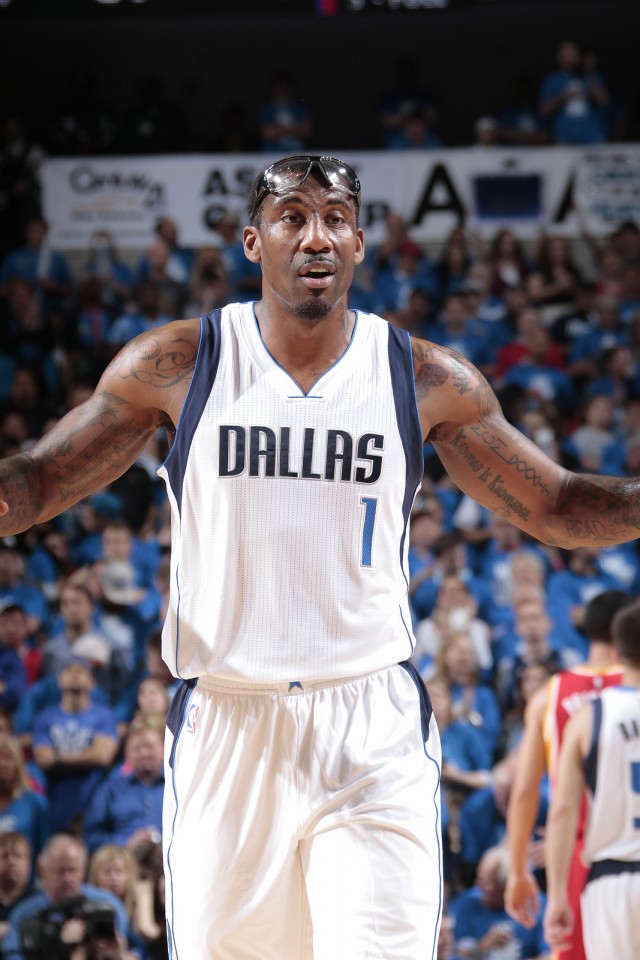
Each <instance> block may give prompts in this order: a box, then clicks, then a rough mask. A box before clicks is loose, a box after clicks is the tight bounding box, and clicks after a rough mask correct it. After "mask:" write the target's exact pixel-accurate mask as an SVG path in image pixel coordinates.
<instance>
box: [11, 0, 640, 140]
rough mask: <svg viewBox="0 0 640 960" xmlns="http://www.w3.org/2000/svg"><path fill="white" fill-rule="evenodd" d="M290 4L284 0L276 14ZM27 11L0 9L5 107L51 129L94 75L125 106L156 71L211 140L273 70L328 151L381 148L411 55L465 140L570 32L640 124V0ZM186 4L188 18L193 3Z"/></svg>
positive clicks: (447, 133)
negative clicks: (305, 105)
mask: <svg viewBox="0 0 640 960" xmlns="http://www.w3.org/2000/svg"><path fill="white" fill-rule="evenodd" d="M25 2H26V0H25ZM279 2H280V7H278V6H277V0H271V3H272V5H273V4H275V6H276V8H277V9H280V8H281V7H282V0H279ZM84 3H85V8H86V9H89V8H90V7H91V0H84ZM238 3H240V0H238ZM19 4H20V0H12V6H11V7H9V8H7V9H6V10H0V65H1V66H0V70H1V71H2V76H1V81H2V83H1V87H2V94H1V96H2V112H3V113H6V112H7V111H9V110H17V111H19V112H22V113H23V114H24V115H26V116H31V117H34V118H38V119H39V120H40V122H44V123H46V121H47V118H48V117H49V116H51V115H53V114H54V113H55V112H56V110H58V109H59V108H60V105H61V104H62V103H63V102H64V101H65V98H66V99H68V98H69V97H70V96H73V95H77V94H78V92H81V91H82V90H83V87H86V86H87V85H88V84H89V83H90V82H91V77H92V76H93V77H94V78H95V80H96V82H97V87H98V93H99V95H100V97H101V98H102V99H103V100H104V101H105V102H107V103H108V104H110V105H111V106H112V107H113V108H114V109H115V110H116V111H124V110H126V109H127V107H128V105H129V104H130V102H131V100H132V97H133V91H134V89H135V87H136V84H137V82H138V80H139V78H140V77H142V76H144V75H155V76H157V77H159V78H161V80H162V82H163V86H164V90H165V94H166V95H167V96H168V97H170V98H171V99H172V100H174V101H175V102H177V103H178V105H179V106H180V107H181V108H182V109H183V110H184V111H185V112H186V113H187V115H188V119H189V122H190V126H191V128H192V130H194V131H195V136H194V140H193V142H192V143H190V144H189V146H193V144H195V145H199V144H201V143H207V142H208V140H207V138H210V137H211V136H212V134H213V133H214V132H215V130H216V127H217V126H218V125H219V123H220V114H221V110H222V108H223V106H224V105H225V104H226V103H229V102H230V101H240V102H242V103H244V104H245V106H246V108H247V111H248V116H249V119H250V120H251V121H253V120H254V117H255V113H256V110H257V108H258V105H259V104H260V103H261V102H262V100H263V98H264V96H265V92H266V90H267V87H268V79H269V77H270V75H271V73H272V72H273V71H274V70H275V69H277V68H281V67H286V68H287V69H288V70H290V71H291V72H292V73H293V75H294V76H295V77H296V79H297V82H298V89H299V92H300V93H301V94H303V95H304V96H305V98H306V99H308V101H309V103H310V105H311V107H312V109H313V113H314V116H315V120H316V135H315V138H314V139H315V141H316V145H317V146H320V147H323V148H327V149H329V148H330V149H332V150H336V149H339V148H340V147H351V148H364V149H366V148H369V147H375V146H377V142H376V139H375V112H374V111H375V103H376V101H377V99H378V97H379V95H380V93H381V91H382V90H383V89H384V88H385V87H386V86H387V85H388V83H389V81H390V77H391V68H392V63H393V61H394V59H395V58H396V56H398V55H399V54H410V55H412V56H414V57H415V58H416V59H417V60H418V61H419V63H420V65H421V78H422V80H423V81H424V83H425V85H426V86H428V87H429V88H430V89H431V90H432V91H433V92H434V94H435V95H436V96H437V98H438V99H439V101H440V103H441V114H442V129H441V132H442V137H443V140H444V142H445V144H447V145H452V146H456V145H464V144H466V143H469V142H470V140H471V136H472V135H471V129H472V125H473V121H474V119H475V118H476V117H478V116H479V115H481V114H485V113H494V112H499V111H500V110H501V109H502V108H503V107H504V106H505V105H506V103H507V102H508V100H509V95H510V80H511V78H512V77H513V76H514V75H515V74H516V73H518V72H521V71H526V72H528V73H529V74H531V75H532V76H533V77H534V78H535V79H536V81H537V82H539V81H540V80H541V79H542V77H543V76H544V74H545V73H546V72H547V71H548V70H549V69H551V67H552V65H553V61H554V52H555V48H556V46H557V42H558V41H559V40H560V39H562V38H563V37H571V38H575V39H578V40H579V41H581V42H583V43H584V44H587V45H590V46H593V47H595V49H596V50H597V51H598V53H599V55H600V58H601V62H602V67H603V70H604V73H605V76H606V77H607V79H608V81H609V83H610V84H611V86H612V87H613V89H614V90H615V91H616V92H617V94H618V95H619V97H620V98H621V99H622V101H623V102H624V104H625V107H626V110H627V121H628V132H629V135H630V136H631V137H637V136H638V128H639V127H640V106H639V105H640V70H639V68H638V46H639V40H638V38H639V37H640V0H631V2H630V0H599V2H596V0H581V2H575V0H574V2H571V0H555V2H550V0H529V2H525V0H510V2H507V0H504V2H495V3H491V2H477V3H472V2H471V0H467V2H466V3H465V4H464V5H463V6H462V7H457V6H456V7H453V8H451V9H449V10H445V11H434V10H423V11H422V12H416V13H407V12H394V13H391V12H388V13H386V14H383V13H380V14H378V15H376V14H366V13H363V14H360V15H357V16H356V15H350V16H349V15H343V16H338V17H334V18H330V19H317V18H313V17H312V16H310V15H309V16H298V15H294V14H293V13H292V14H291V15H290V16H282V15H280V16H278V15H272V16H264V15H253V16H249V15H246V16H215V15H214V13H213V11H215V9H216V3H215V2H212V3H211V4H209V5H208V6H205V8H204V9H206V10H209V11H211V12H210V13H208V14H206V15H203V14H200V15H199V16H198V15H195V14H188V13H185V12H183V13H180V14H178V13H176V15H174V16H166V15H165V16H159V17H156V16H154V15H153V12H154V11H153V0H148V2H147V3H146V4H145V8H144V15H142V14H141V12H140V11H141V9H142V8H140V7H138V8H133V7H131V6H129V7H127V5H126V3H125V2H123V3H121V4H120V5H119V6H118V7H109V8H101V9H100V16H99V17H96V16H95V14H94V17H93V18H89V17H88V16H83V17H80V16H78V15H77V14H73V15H71V14H67V15H65V13H64V2H59V3H56V0H49V4H48V6H47V7H46V8H45V9H46V10H48V14H45V13H42V12H36V13H35V14H32V15H30V16H29V17H28V18H27V17H25V16H17V15H16V11H18V12H20V10H19ZM240 6H241V4H240ZM240 6H239V7H238V9H240ZM175 7H176V9H178V10H179V9H182V4H181V2H180V0H176V2H175ZM24 9H25V10H26V9H27V8H26V7H25V8H24ZM290 9H292V10H294V7H291V8H290ZM9 14H11V15H9ZM134 14H135V15H134Z"/></svg>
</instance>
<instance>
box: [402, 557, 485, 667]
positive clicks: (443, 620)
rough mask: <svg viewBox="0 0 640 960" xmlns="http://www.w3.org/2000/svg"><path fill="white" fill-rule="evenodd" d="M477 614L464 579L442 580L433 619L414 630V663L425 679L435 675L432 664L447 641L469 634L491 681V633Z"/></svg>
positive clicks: (479, 661)
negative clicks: (453, 637)
mask: <svg viewBox="0 0 640 960" xmlns="http://www.w3.org/2000/svg"><path fill="white" fill-rule="evenodd" d="M477 611H478V602H477V600H476V599H475V598H474V597H473V596H472V595H471V592H470V590H469V588H468V587H467V585H466V584H465V583H464V581H463V580H462V578H461V577H459V576H456V575H455V574H445V575H444V576H443V577H442V579H441V580H440V585H439V589H438V595H437V599H436V604H435V606H434V608H433V610H432V611H431V615H430V616H429V617H425V618H424V619H423V620H420V622H419V623H417V624H416V626H415V628H414V633H415V638H416V646H415V649H414V651H413V654H412V656H411V659H412V660H413V662H414V663H415V664H416V667H417V669H418V670H419V672H420V673H421V674H422V675H423V676H428V675H429V673H430V672H431V664H432V663H433V660H434V659H435V657H436V656H437V654H438V651H439V649H440V647H441V646H442V642H443V640H444V638H445V637H448V636H450V634H452V633H455V632H456V631H458V630H466V631H468V633H469V637H470V638H471V642H472V644H473V649H474V651H475V654H476V657H477V660H478V664H479V666H480V669H481V671H482V674H483V677H485V675H486V677H488V675H489V674H490V672H491V667H492V666H493V657H492V655H491V632H490V630H489V627H488V625H487V624H486V623H485V621H484V620H480V619H479V618H478V617H477V616H476V614H477Z"/></svg>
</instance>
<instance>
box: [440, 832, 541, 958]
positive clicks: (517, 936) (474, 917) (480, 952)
mask: <svg viewBox="0 0 640 960" xmlns="http://www.w3.org/2000/svg"><path fill="white" fill-rule="evenodd" d="M507 858H508V854H507V850H506V848H505V847H503V846H499V847H492V848H491V849H489V850H487V851H486V852H485V853H484V854H483V857H482V859H481V861H480V863H479V864H478V870H477V874H476V883H475V886H473V887H472V888H471V889H470V890H465V891H463V892H462V893H460V894H458V895H457V896H456V897H454V898H453V900H452V901H451V902H450V903H449V908H448V912H449V915H450V916H451V917H452V919H453V923H454V936H455V949H456V950H457V951H458V953H459V954H460V956H462V957H469V958H470V960H475V958H476V957H479V956H480V957H483V958H486V960H500V958H502V957H507V956H513V957H521V958H523V960H524V958H537V960H543V958H544V957H546V956H547V955H548V953H549V949H548V947H547V945H546V943H545V940H544V935H543V932H542V912H543V911H541V913H540V916H539V918H538V922H537V923H536V925H535V926H534V927H533V928H532V929H530V930H528V929H526V928H525V927H523V926H521V925H520V924H519V923H516V922H515V920H512V919H511V918H510V917H509V915H508V914H507V913H506V911H505V909H504V891H505V886H506V882H507ZM543 907H544V903H543Z"/></svg>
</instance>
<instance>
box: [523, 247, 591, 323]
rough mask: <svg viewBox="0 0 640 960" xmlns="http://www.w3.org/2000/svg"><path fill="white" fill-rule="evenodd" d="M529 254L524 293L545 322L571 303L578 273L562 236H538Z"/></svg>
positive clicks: (576, 286) (564, 309) (549, 320)
mask: <svg viewBox="0 0 640 960" xmlns="http://www.w3.org/2000/svg"><path fill="white" fill-rule="evenodd" d="M533 254H534V266H533V270H532V272H531V273H530V274H529V276H528V277H527V279H526V284H525V288H526V292H527V296H528V297H529V299H530V300H531V301H532V303H533V304H534V305H535V306H537V307H539V308H540V309H541V310H542V311H543V316H544V320H545V323H552V322H553V321H554V320H556V319H557V317H558V316H560V315H561V314H562V313H563V312H566V310H567V309H568V308H567V304H572V305H574V304H575V297H576V292H577V290H578V288H579V286H580V283H581V282H582V276H581V273H580V270H579V269H578V267H577V266H576V264H575V263H574V260H573V256H572V252H571V246H570V244H569V241H568V240H567V239H566V237H561V236H558V235H553V236H548V235H543V236H541V237H540V239H539V242H538V243H537V244H536V246H535V248H534V250H533Z"/></svg>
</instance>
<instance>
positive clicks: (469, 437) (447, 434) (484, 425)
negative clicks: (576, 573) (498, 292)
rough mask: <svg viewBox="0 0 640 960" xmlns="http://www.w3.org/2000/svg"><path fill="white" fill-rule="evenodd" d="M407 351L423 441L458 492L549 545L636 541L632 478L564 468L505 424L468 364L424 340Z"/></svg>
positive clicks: (638, 492)
mask: <svg viewBox="0 0 640 960" xmlns="http://www.w3.org/2000/svg"><path fill="white" fill-rule="evenodd" d="M412 346H413V360H414V374H415V380H416V391H417V397H418V409H419V413H420V420H421V423H422V426H423V431H424V435H425V436H426V437H427V439H428V440H430V441H431V442H432V443H433V446H434V448H435V450H436V452H437V453H438V456H439V457H440V459H441V460H442V463H443V464H444V466H445V468H446V470H447V473H448V474H449V476H450V477H451V479H452V480H453V481H454V482H455V483H456V484H457V485H458V486H459V487H460V489H461V490H463V491H464V492H465V493H468V494H469V495H470V496H471V497H473V498H474V499H475V500H477V501H478V502H479V503H481V504H483V505H484V506H485V507H488V508H489V509H490V510H493V511H494V512H496V513H499V514H501V515H502V516H504V517H506V518H507V519H509V520H510V521H511V522H512V523H514V524H515V525H516V526H518V527H521V528H522V529H523V530H526V531H527V533H529V534H531V535H532V536H534V537H535V538H536V539H538V540H541V541H542V542H543V543H548V544H551V545H554V546H559V547H564V548H571V547H578V546H581V545H583V544H585V543H589V544H599V545H601V546H606V545H608V544H613V543H621V542H623V541H625V540H633V539H635V538H636V537H637V536H638V533H639V532H640V481H639V480H638V479H636V478H633V479H628V478H618V477H601V476H595V475H594V476H590V475H583V474H576V473H571V472H570V471H568V470H565V469H564V468H563V467H561V466H560V465H559V464H557V463H555V461H554V460H552V459H551V458H550V457H548V456H547V455H546V454H545V453H543V452H542V450H540V449H539V448H538V447H536V445H535V444H534V443H532V442H531V441H530V440H529V439H528V438H527V437H525V436H524V435H523V434H522V433H520V431H519V430H516V429H515V427H512V426H511V425H510V424H509V423H507V421H506V420H505V418H504V415H503V414H502V411H501V409H500V405H499V403H498V400H497V398H496V395H495V393H494V392H493V390H492V389H491V387H490V386H489V384H488V383H487V381H486V379H485V378H484V377H483V376H482V374H481V373H480V371H479V370H477V369H476V367H474V366H473V364H471V363H469V361H468V360H466V359H465V358H464V357H462V356H460V355H459V354H457V353H456V352H455V351H452V350H447V349H446V348H444V347H439V346H436V345H435V344H432V343H429V342H427V341H424V340H413V341H412Z"/></svg>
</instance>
